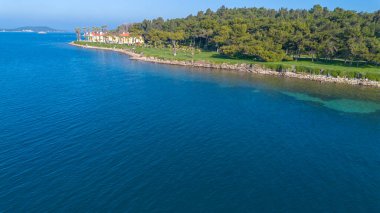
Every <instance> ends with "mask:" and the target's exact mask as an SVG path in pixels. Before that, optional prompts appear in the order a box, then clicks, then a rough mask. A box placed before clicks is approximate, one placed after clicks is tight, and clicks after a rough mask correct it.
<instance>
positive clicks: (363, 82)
mask: <svg viewBox="0 0 380 213" xmlns="http://www.w3.org/2000/svg"><path fill="white" fill-rule="evenodd" d="M69 44H70V45H72V46H76V47H82V48H86V49H99V50H108V51H114V52H119V53H123V54H126V55H128V56H130V59H132V60H138V61H145V62H151V63H159V64H168V65H179V66H190V67H199V68H212V69H223V70H231V71H237V72H249V73H254V74H262V75H272V76H279V77H287V78H298V79H304V80H311V81H319V82H320V83H324V82H328V83H339V84H349V85H357V86H367V87H376V88H380V82H378V81H372V80H368V79H350V78H342V77H339V76H338V77H331V76H330V77H328V76H324V75H313V74H306V73H295V72H290V71H285V72H279V71H275V70H270V69H266V68H263V67H261V66H259V65H250V64H226V63H223V64H214V63H208V62H202V61H196V62H189V61H171V60H164V59H159V58H155V57H148V56H143V55H141V54H138V53H134V52H131V51H128V50H121V49H114V48H106V47H95V46H85V45H80V44H75V43H74V42H70V43H69Z"/></svg>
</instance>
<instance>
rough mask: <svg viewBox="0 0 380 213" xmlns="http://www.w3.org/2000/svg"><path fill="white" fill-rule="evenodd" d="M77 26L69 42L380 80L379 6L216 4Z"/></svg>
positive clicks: (268, 70)
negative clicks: (178, 14) (172, 15)
mask: <svg viewBox="0 0 380 213" xmlns="http://www.w3.org/2000/svg"><path fill="white" fill-rule="evenodd" d="M83 30H84V32H85V33H83V34H82V33H81V29H80V28H78V29H76V32H77V35H78V36H77V41H76V42H74V43H73V44H75V45H80V46H83V47H91V48H102V49H109V50H117V51H122V52H124V53H127V54H130V55H132V56H133V58H134V59H138V60H144V61H151V62H157V63H165V64H176V65H185V66H197V67H212V68H219V69H232V70H239V71H248V72H253V73H262V74H271V75H279V76H287V77H295V78H302V79H310V80H316V81H321V82H325V81H327V82H337V83H349V84H358V85H367V86H376V87H380V66H379V64H380V11H377V12H374V13H358V12H355V11H349V10H344V9H341V8H336V9H334V10H333V11H330V10H328V9H327V8H324V7H321V6H320V5H316V6H314V7H313V8H312V9H310V10H292V9H291V10H288V9H280V10H272V9H264V8H241V9H239V8H235V9H228V8H225V7H221V8H220V9H218V10H217V11H215V12H214V11H211V10H210V9H209V10H207V11H206V12H203V11H200V12H198V14H197V15H190V16H188V17H186V18H182V19H169V20H164V19H163V18H157V19H153V20H144V21H143V22H141V23H135V24H129V25H121V26H119V27H118V28H117V29H116V30H112V31H109V30H107V29H106V27H104V26H103V27H102V28H92V30H91V29H90V28H84V29H83ZM83 36H84V37H83ZM126 38H128V39H126ZM82 39H84V40H85V41H81V40H82ZM127 41H128V42H127Z"/></svg>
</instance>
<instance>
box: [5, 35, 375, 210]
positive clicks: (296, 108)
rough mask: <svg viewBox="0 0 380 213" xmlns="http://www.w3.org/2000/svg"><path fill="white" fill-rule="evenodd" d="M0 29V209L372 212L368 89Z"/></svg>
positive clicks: (372, 96) (372, 147)
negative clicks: (154, 59)
mask: <svg viewBox="0 0 380 213" xmlns="http://www.w3.org/2000/svg"><path fill="white" fill-rule="evenodd" d="M73 39H75V35H74V34H47V35H39V34H33V33H0V212H57V211H58V212H103V211H107V212H110V211H112V212H176V213H179V212H380V89H373V88H364V87H359V86H347V85H337V84H329V83H324V84H321V83H317V82H310V81H305V80H296V79H288V78H279V77H268V76H261V75H251V74H247V73H237V72H235V73H234V72H228V71H221V70H219V71H218V70H207V69H195V68H188V67H177V66H168V65H159V64H152V63H146V62H139V61H132V60H130V59H129V58H128V56H126V55H122V54H120V53H115V52H107V51H100V50H88V49H83V48H78V47H73V46H70V45H68V44H67V43H68V42H69V41H71V40H73Z"/></svg>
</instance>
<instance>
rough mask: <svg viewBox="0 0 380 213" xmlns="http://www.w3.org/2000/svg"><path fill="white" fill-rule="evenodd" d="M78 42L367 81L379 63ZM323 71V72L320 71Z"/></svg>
mask: <svg viewBox="0 0 380 213" xmlns="http://www.w3.org/2000/svg"><path fill="white" fill-rule="evenodd" d="M75 43H77V44H82V45H86V44H87V45H89V46H97V47H108V48H117V49H129V50H133V51H135V52H136V53H140V54H141V53H142V54H143V55H145V56H153V57H156V58H160V59H166V60H178V61H191V60H194V61H205V62H210V63H215V64H221V63H228V64H258V65H261V66H263V67H266V68H269V69H273V70H278V71H282V70H292V71H295V72H300V73H301V72H305V73H310V74H325V75H331V76H334V77H337V76H340V77H349V78H368V79H370V80H377V81H380V66H373V65H364V64H361V65H360V66H359V67H356V64H353V65H352V66H350V65H349V64H344V62H343V61H341V60H334V61H329V62H326V61H314V62H312V61H311V60H310V59H308V58H303V59H301V60H299V61H282V62H260V61H254V60H252V59H235V58H228V57H223V56H221V55H220V54H218V53H217V52H209V51H199V50H196V51H195V52H194V56H192V54H191V51H190V50H184V49H178V50H177V56H174V55H173V50H172V49H171V48H152V47H133V46H127V45H122V44H104V43H90V42H75ZM321 70H322V71H321Z"/></svg>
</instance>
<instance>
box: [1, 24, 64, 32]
mask: <svg viewBox="0 0 380 213" xmlns="http://www.w3.org/2000/svg"><path fill="white" fill-rule="evenodd" d="M0 32H25V33H32V32H45V33H58V32H64V31H63V30H57V29H53V28H51V27H45V26H27V27H18V28H13V29H1V28H0Z"/></svg>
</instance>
